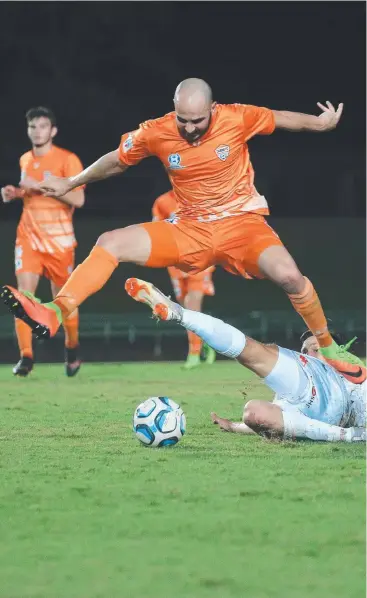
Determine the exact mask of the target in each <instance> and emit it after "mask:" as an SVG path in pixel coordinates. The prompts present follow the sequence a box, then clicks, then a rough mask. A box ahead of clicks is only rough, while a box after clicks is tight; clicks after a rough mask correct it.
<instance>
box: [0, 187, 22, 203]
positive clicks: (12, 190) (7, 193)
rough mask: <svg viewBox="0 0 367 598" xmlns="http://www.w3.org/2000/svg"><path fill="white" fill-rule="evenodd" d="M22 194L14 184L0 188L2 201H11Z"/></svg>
mask: <svg viewBox="0 0 367 598" xmlns="http://www.w3.org/2000/svg"><path fill="white" fill-rule="evenodd" d="M23 195H24V192H23V191H22V190H21V189H19V188H18V187H14V185H6V187H2V188H1V197H2V200H3V203H9V201H12V200H13V199H16V198H17V197H22V196H23Z"/></svg>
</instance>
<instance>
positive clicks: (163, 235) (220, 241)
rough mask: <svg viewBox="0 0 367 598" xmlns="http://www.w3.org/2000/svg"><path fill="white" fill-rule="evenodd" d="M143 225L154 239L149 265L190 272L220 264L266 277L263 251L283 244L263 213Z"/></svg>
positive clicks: (234, 272)
mask: <svg viewBox="0 0 367 598" xmlns="http://www.w3.org/2000/svg"><path fill="white" fill-rule="evenodd" d="M141 226H144V228H145V229H146V231H147V232H148V233H149V236H150V238H151V243H152V249H151V253H150V256H149V259H148V261H147V263H146V266H148V267H150V268H165V267H168V266H178V267H179V268H180V269H181V270H183V271H184V272H189V273H190V274H196V273H197V272H202V271H203V270H206V268H208V267H209V266H213V265H218V266H222V267H223V268H224V269H225V270H228V272H231V273H232V274H238V275H240V276H244V277H245V278H263V277H264V276H263V274H262V273H261V272H260V270H259V267H258V261H259V257H260V255H261V254H262V252H263V251H264V250H265V249H267V248H268V247H271V246H272V245H280V246H283V243H282V242H281V240H280V239H279V237H278V235H277V234H276V232H275V231H274V230H273V229H272V228H271V226H269V224H268V223H267V222H266V220H265V218H264V217H263V216H261V215H260V214H252V213H247V214H244V215H240V216H229V217H228V218H223V219H222V220H214V221H212V222H199V221H197V220H183V219H180V218H176V219H175V220H174V221H167V220H162V221H160V222H147V223H145V224H142V225H141Z"/></svg>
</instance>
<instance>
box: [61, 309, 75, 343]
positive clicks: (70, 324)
mask: <svg viewBox="0 0 367 598" xmlns="http://www.w3.org/2000/svg"><path fill="white" fill-rule="evenodd" d="M62 324H63V326H64V331H65V347H66V348H67V349H75V347H77V346H78V345H79V312H78V310H77V309H76V310H75V311H73V313H72V314H70V316H68V317H67V318H66V317H64V318H63V321H62Z"/></svg>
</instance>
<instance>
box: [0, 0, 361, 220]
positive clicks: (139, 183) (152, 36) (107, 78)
mask: <svg viewBox="0 0 367 598" xmlns="http://www.w3.org/2000/svg"><path fill="white" fill-rule="evenodd" d="M0 23H1V42H0V43H1V49H2V56H1V70H2V83H3V85H2V89H1V112H2V118H1V121H2V124H1V140H2V143H1V149H0V152H1V154H0V164H1V167H0V169H1V176H0V179H1V181H0V182H1V184H4V183H10V182H15V183H16V182H17V181H18V158H19V156H20V154H21V153H22V152H24V151H26V150H27V149H28V148H29V144H28V140H27V137H26V128H25V121H24V114H25V112H26V110H27V109H28V108H29V107H31V106H34V105H38V104H43V105H44V104H45V105H48V106H50V107H51V108H52V109H53V110H54V111H55V113H56V115H57V118H58V123H59V135H58V137H57V143H58V144H59V145H61V146H65V147H67V148H69V149H71V150H73V151H75V152H76V153H77V154H78V155H79V156H80V157H81V159H82V161H83V163H84V164H85V165H88V164H90V163H91V162H92V161H94V160H95V159H96V158H98V157H99V156H100V155H102V154H104V153H106V152H108V151H110V150H111V149H113V148H115V147H117V146H118V144H119V139H120V135H121V134H122V133H123V132H126V131H129V130H130V129H134V128H136V127H137V125H138V124H139V123H140V122H141V121H144V120H146V119H148V118H155V117H158V116H161V115H163V114H165V113H166V112H169V111H171V110H172V97H173V92H174V89H175V87H176V86H177V84H178V83H179V82H180V81H181V80H182V79H184V78H186V77H192V76H195V77H201V78H204V79H206V80H207V81H208V82H209V83H210V84H211V85H212V88H213V92H214V97H215V99H216V100H217V101H219V102H224V103H232V102H243V103H248V104H256V105H261V106H262V105H264V106H268V107H270V108H274V109H283V110H294V111H300V112H302V111H303V112H308V113H315V114H318V113H319V109H318V107H317V106H316V102H318V101H321V102H325V101H326V100H329V101H331V102H333V103H334V104H335V105H337V104H338V103H339V102H344V103H345V113H344V114H343V117H342V120H341V123H340V125H339V127H338V129H337V130H336V131H334V132H332V133H329V134H326V135H315V134H304V133H303V134H297V135H291V134H289V133H284V132H282V133H280V132H277V133H276V134H275V135H274V136H272V137H270V138H258V139H255V140H254V141H252V142H251V151H252V157H253V161H254V164H255V168H256V172H257V179H256V180H257V186H258V188H259V190H260V191H261V192H262V193H264V194H266V196H267V197H268V200H269V202H270V204H271V207H272V211H273V214H274V215H278V216H297V215H302V216H303V215H307V216H327V215H338V216H359V215H360V216H362V215H363V214H364V210H365V175H364V164H365V153H364V144H365V100H366V98H365V3H363V2H307V3H302V2H294V3H293V2H284V3H283V2H270V3H268V2H256V3H255V2H1V3H0ZM167 187H168V184H167V179H166V176H165V173H164V171H163V168H162V167H161V165H160V164H159V163H158V161H157V160H156V159H155V158H152V159H150V160H146V161H145V162H143V163H142V164H141V165H139V166H138V167H135V168H132V169H131V170H130V172H128V173H127V174H126V175H125V176H124V177H123V179H120V180H114V181H109V182H104V183H99V184H96V185H94V186H92V187H90V189H88V201H87V205H86V207H85V209H84V211H83V212H84V213H83V218H85V217H86V216H87V215H89V214H90V213H93V212H96V211H98V212H101V210H102V209H103V211H104V212H105V213H106V211H109V212H110V213H111V211H113V212H116V211H118V212H119V213H121V215H123V216H129V217H130V216H131V217H132V218H134V219H136V220H139V219H145V218H146V217H147V216H149V214H150V212H149V210H150V206H151V205H152V202H153V200H154V198H155V197H156V195H157V194H158V193H161V192H164V191H165V190H166V189H167ZM15 212H17V208H16V207H14V206H11V207H10V206H7V207H6V209H4V208H3V209H2V212H1V217H2V218H9V217H12V216H13V215H14V214H15Z"/></svg>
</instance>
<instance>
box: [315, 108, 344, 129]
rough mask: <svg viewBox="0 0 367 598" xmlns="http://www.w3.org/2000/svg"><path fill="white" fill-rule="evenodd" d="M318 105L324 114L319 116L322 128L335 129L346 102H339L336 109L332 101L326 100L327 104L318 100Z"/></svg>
mask: <svg viewBox="0 0 367 598" xmlns="http://www.w3.org/2000/svg"><path fill="white" fill-rule="evenodd" d="M317 105H318V107H319V108H321V110H322V114H320V116H319V120H320V123H322V130H323V131H331V130H332V129H335V127H336V125H337V124H338V122H339V120H340V117H341V115H342V112H343V107H344V104H339V106H338V108H337V110H335V108H334V106H333V105H332V103H331V102H326V106H324V104H321V103H320V102H317Z"/></svg>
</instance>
